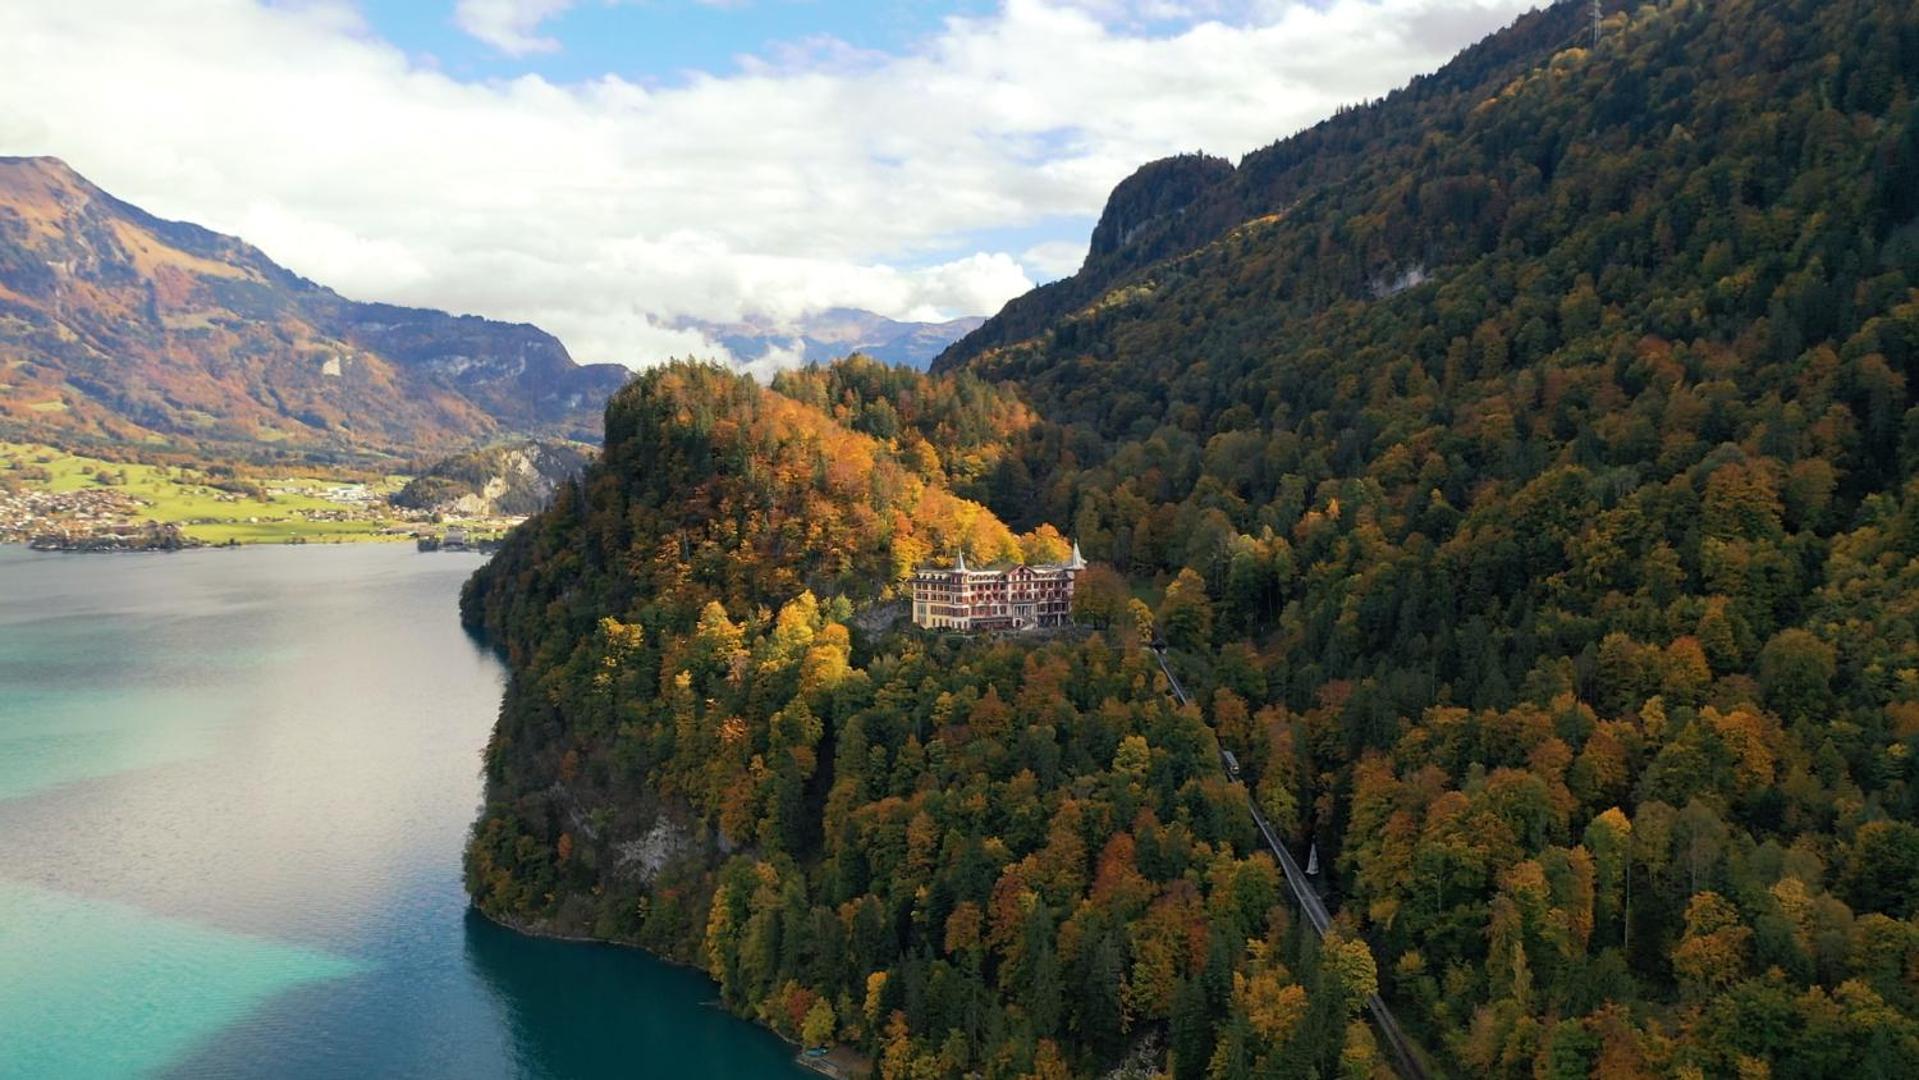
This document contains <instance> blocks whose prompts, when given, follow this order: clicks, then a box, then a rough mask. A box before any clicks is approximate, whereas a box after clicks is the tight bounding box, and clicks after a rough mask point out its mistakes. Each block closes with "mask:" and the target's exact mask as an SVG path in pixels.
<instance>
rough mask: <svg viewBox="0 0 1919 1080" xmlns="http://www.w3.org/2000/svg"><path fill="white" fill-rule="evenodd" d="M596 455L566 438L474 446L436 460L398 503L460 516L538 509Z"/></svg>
mask: <svg viewBox="0 0 1919 1080" xmlns="http://www.w3.org/2000/svg"><path fill="white" fill-rule="evenodd" d="M592 458H593V454H592V451H591V450H590V449H589V448H587V447H584V446H580V445H578V444H575V443H564V442H525V443H515V444H511V445H507V446H491V447H486V448H484V449H480V450H471V451H467V452H466V453H462V454H455V455H454V456H452V457H450V458H446V459H445V460H443V461H440V462H438V463H436V464H434V465H433V466H431V467H430V468H428V469H427V471H426V472H425V473H423V474H422V475H420V476H418V477H415V478H414V479H413V480H412V481H411V482H409V483H408V484H407V485H406V487H404V488H401V489H400V491H399V493H398V494H396V495H395V496H394V497H393V502H394V504H395V505H396V506H404V507H408V508H411V509H415V510H432V511H434V512H436V513H441V514H456V515H459V516H461V517H517V516H520V515H524V514H535V513H538V512H539V511H540V509H541V508H543V507H544V506H546V504H547V501H548V500H550V499H551V498H552V497H553V492H554V491H556V490H557V489H558V488H559V486H560V485H561V484H563V483H566V482H567V481H569V480H572V479H575V478H577V477H578V476H579V475H580V473H581V471H582V470H584V469H585V468H586V466H587V464H588V463H589V462H590V461H591V460H592Z"/></svg>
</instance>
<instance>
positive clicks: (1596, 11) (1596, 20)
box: [1593, 0, 1599, 49]
mask: <svg viewBox="0 0 1919 1080" xmlns="http://www.w3.org/2000/svg"><path fill="white" fill-rule="evenodd" d="M1593 48H1595V49H1597V48H1599V0H1593Z"/></svg>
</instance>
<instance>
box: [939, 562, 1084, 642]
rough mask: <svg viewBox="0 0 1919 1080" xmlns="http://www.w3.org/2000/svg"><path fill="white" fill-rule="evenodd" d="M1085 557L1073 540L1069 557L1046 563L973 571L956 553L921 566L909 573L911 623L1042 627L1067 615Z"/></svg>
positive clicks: (959, 627)
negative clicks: (942, 562)
mask: <svg viewBox="0 0 1919 1080" xmlns="http://www.w3.org/2000/svg"><path fill="white" fill-rule="evenodd" d="M1085 569H1086V560H1085V559H1084V558H1082V557H1081V556H1080V553H1079V544H1078V543H1075V544H1074V545H1073V554H1072V557H1070V558H1069V559H1067V560H1066V561H1065V562H1063V563H1058V564H1055V565H1051V566H1026V565H1023V564H1022V565H1019V566H1012V567H1008V568H1005V569H1001V570H975V569H972V568H971V567H969V566H967V565H966V556H965V554H964V553H962V554H961V555H960V556H959V558H958V559H956V560H955V561H954V564H953V565H952V566H950V567H921V568H920V569H919V570H918V571H917V572H915V573H914V574H913V578H912V582H911V584H912V593H913V622H914V624H915V625H917V626H922V627H925V628H926V629H929V630H960V631H966V632H971V631H981V630H1011V631H1024V630H1045V629H1050V628H1053V627H1060V626H1065V625H1067V624H1068V623H1070V622H1071V621H1072V617H1073V587H1074V586H1075V585H1076V584H1077V583H1078V581H1079V575H1080V571H1082V570H1085Z"/></svg>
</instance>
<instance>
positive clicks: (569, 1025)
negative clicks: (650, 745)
mask: <svg viewBox="0 0 1919 1080" xmlns="http://www.w3.org/2000/svg"><path fill="white" fill-rule="evenodd" d="M466 955H467V960H468V963H469V964H471V966H472V968H473V970H474V972H475V974H476V975H477V976H478V979H479V980H480V981H481V982H483V983H484V984H485V985H486V986H487V988H488V989H489V990H490V991H491V992H492V994H493V996H494V998H495V999H496V1001H497V1003H498V1004H499V1006H500V1009H501V1012H502V1013H503V1014H504V1017H505V1021H506V1026H507V1029H508V1030H509V1031H510V1032H511V1037H512V1040H513V1044H514V1053H515V1056H516V1058H517V1065H518V1069H519V1071H520V1075H524V1076H542V1077H576V1076H578V1077H586V1076H660V1077H667V1076H684V1077H702V1076H711V1077H762V1076H764V1077H793V1076H809V1075H812V1074H810V1073H808V1072H806V1071H805V1070H803V1069H801V1068H800V1067H799V1066H797V1065H795V1064H794V1063H793V1049H792V1048H791V1047H790V1046H788V1045H787V1044H785V1043H784V1042H781V1041H780V1040H779V1038H778V1037H776V1036H774V1035H773V1034H772V1033H771V1032H768V1031H765V1030H763V1029H759V1028H748V1027H745V1026H743V1025H741V1023H740V1022H739V1021H738V1020H737V1019H735V1018H733V1017H732V1016H729V1015H728V1014H727V1013H725V1012H724V1011H723V1010H721V1008H720V1007H719V1006H718V1005H717V1004H711V1005H709V1004H707V1003H708V1002H713V1001H714V999H715V998H716V997H717V996H718V994H719V987H717V986H715V985H714V983H713V982H712V980H710V979H708V978H707V977H706V976H705V975H704V974H702V973H700V972H697V971H694V970H692V969H690V968H685V967H679V966H676V965H673V964H668V963H666V962H664V961H662V960H659V959H657V958H655V957H653V956H650V955H647V954H646V953H643V952H640V951H638V950H635V949H628V948H622V947H620V946H615V945H595V944H585V943H579V942H566V941H549V940H544V939H540V938H531V937H527V936H525V935H522V934H518V933H515V932H513V931H511V930H508V929H506V928H504V927H501V926H498V925H496V924H494V923H492V922H490V921H488V920H487V919H486V918H485V917H484V916H482V915H480V914H479V913H477V912H474V911H468V912H467V915H466ZM662 1003H671V1007H666V1008H662V1007H661V1004H662Z"/></svg>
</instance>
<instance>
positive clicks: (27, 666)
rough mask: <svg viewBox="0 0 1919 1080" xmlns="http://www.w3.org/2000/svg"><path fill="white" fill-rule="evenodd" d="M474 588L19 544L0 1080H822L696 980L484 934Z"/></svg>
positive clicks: (626, 957)
mask: <svg viewBox="0 0 1919 1080" xmlns="http://www.w3.org/2000/svg"><path fill="white" fill-rule="evenodd" d="M476 565H478V557H476V556H470V555H463V554H450V553H440V554H432V555H423V554H418V553H416V552H414V551H413V550H412V549H411V548H410V547H401V546H390V545H344V546H339V547H303V548H280V547H271V548H267V547H263V548H250V549H241V550H238V551H196V552H186V553H180V554H172V555H95V556H85V555H45V554H34V553H31V552H28V551H26V550H24V549H21V548H14V547H0V1077H15V1076H18V1077H34V1078H40V1077H51V1078H64V1077H95V1076H98V1077H122V1076H141V1075H148V1076H178V1077H220V1076H249V1077H251V1076H272V1077H388V1076H418V1077H460V1078H467V1077H474V1078H483V1077H504V1076H526V1077H575V1076H581V1077H585V1076H660V1077H682V1076H726V1077H760V1076H779V1077H791V1076H806V1075H811V1074H808V1073H805V1072H804V1071H802V1070H800V1069H799V1068H798V1067H797V1066H796V1065H794V1064H793V1063H792V1057H791V1051H790V1049H789V1048H787V1047H786V1046H785V1045H784V1044H783V1043H781V1042H780V1041H779V1040H778V1039H776V1038H774V1037H773V1036H772V1035H771V1034H770V1033H768V1032H765V1031H763V1030H761V1029H759V1028H756V1027H754V1026H752V1025H749V1024H746V1023H744V1022H743V1021H740V1020H736V1019H734V1018H732V1017H730V1016H727V1015H726V1014H724V1013H722V1012H720V1011H719V1010H718V1009H716V1008H713V1007H711V1006H710V1005H708V1004H706V1003H707V1002H709V1001H711V1000H712V999H713V998H714V997H715V996H716V988H715V987H714V986H713V984H712V983H711V982H710V981H708V980H707V979H706V978H705V977H704V976H703V975H701V974H699V973H697V972H694V971H691V970H688V969H685V968H679V967H674V966H671V965H668V964H665V963H662V962H660V961H658V960H655V959H653V958H651V957H649V956H646V955H645V954H643V953H639V952H635V951H632V950H627V949H617V948H612V947H608V946H594V945H574V944H567V943H562V942H553V941H539V940H534V939H530V938H525V937H521V936H519V935H517V934H513V933H511V932H508V931H505V930H502V929H500V928H498V927H496V926H493V925H492V924H490V923H488V922H486V921H485V920H483V919H480V918H479V917H478V916H476V915H473V914H472V913H471V912H470V911H469V910H468V909H467V904H466V897H465V894H464V892H463V891H462V889H461V884H460V849H461V845H462V843H463V841H464V837H465V834H466V829H467V826H468V824H469V823H470V822H471V821H472V819H473V817H474V813H475V810H476V809H477V807H478V804H479V798H480V782H479V776H478V772H479V761H480V758H479V754H480V748H481V747H482V746H483V745H484V744H485V742H486V738H487V734H488V732H489V731H490V729H491V727H492V723H493V717H494V714H495V713H496V711H497V709H498V707H499V699H500V690H501V687H502V682H503V679H504V673H503V671H502V669H501V667H500V665H499V664H498V663H497V662H496V661H495V660H494V658H493V657H492V656H491V655H490V654H489V653H487V652H486V651H484V650H483V649H482V648H481V647H480V646H478V645H477V644H476V643H475V642H473V641H472V640H471V639H469V638H468V637H467V636H466V635H465V634H464V633H463V632H462V631H461V629H460V627H459V620H458V615H457V611H456V603H457V598H458V595H459V587H460V583H461V581H463V580H464V579H465V577H466V575H467V574H469V573H471V572H472V570H473V568H474V567H475V566H476Z"/></svg>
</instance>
